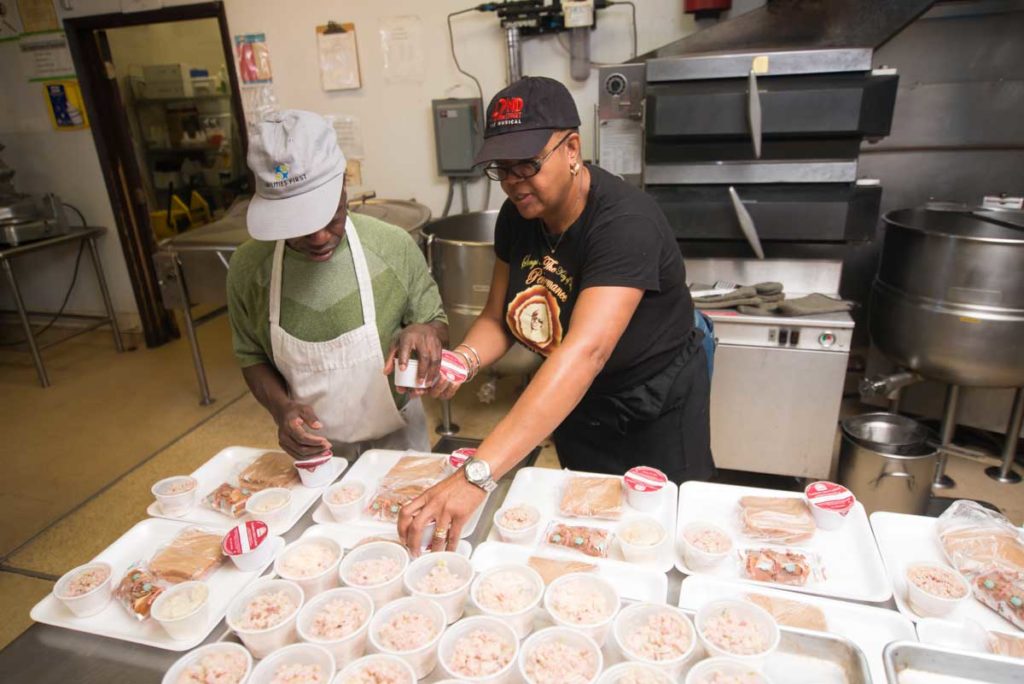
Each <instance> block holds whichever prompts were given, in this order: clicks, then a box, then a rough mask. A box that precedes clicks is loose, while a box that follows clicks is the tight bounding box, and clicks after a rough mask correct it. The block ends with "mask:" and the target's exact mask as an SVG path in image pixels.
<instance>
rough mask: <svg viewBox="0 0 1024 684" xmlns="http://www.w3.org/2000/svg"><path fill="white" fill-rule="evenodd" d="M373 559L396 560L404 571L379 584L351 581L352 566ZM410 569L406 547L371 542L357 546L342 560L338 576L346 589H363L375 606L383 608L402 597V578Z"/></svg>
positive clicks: (389, 543) (390, 543)
mask: <svg viewBox="0 0 1024 684" xmlns="http://www.w3.org/2000/svg"><path fill="white" fill-rule="evenodd" d="M372 558H394V559H395V560H396V561H398V563H399V565H400V566H401V568H402V570H401V572H399V573H398V574H397V575H395V576H394V577H392V578H391V579H389V580H386V581H384V582H379V583H377V584H357V583H355V582H353V581H351V579H350V578H349V573H350V572H351V570H352V566H353V565H355V564H356V563H358V562H359V561H364V560H370V559H372ZM408 567H409V552H408V551H406V550H405V547H404V546H401V545H399V544H394V543H392V542H370V543H369V544H363V545H361V546H357V547H356V548H354V549H352V550H351V551H349V552H348V555H347V556H345V557H344V558H343V559H342V560H341V565H340V566H339V568H338V575H339V576H340V577H341V583H342V584H344V585H345V586H346V587H353V588H355V589H362V590H363V591H365V592H366V593H367V594H369V595H370V598H372V599H373V605H375V606H383V605H384V604H385V603H388V602H389V601H394V600H395V599H397V598H398V597H400V596H401V595H402V576H403V575H404V574H405V571H406V569H408Z"/></svg>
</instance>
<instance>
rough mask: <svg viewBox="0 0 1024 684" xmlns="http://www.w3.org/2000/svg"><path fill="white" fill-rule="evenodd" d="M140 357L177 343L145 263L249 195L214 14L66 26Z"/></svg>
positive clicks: (113, 18)
mask: <svg viewBox="0 0 1024 684" xmlns="http://www.w3.org/2000/svg"><path fill="white" fill-rule="evenodd" d="M65 31H66V33H67V36H68V44H69V46H70V48H71V53H72V57H73V59H74V61H75V66H76V68H77V70H78V73H79V81H80V82H81V85H82V91H83V97H84V99H85V103H86V107H87V109H88V110H89V117H90V119H91V120H92V122H93V127H92V131H93V137H94V138H95V140H96V147H97V151H98V152H99V157H100V165H101V168H102V169H103V174H104V180H105V181H106V185H107V190H108V193H109V195H110V200H111V205H112V207H113V209H114V216H115V220H116V222H117V229H118V233H119V236H120V239H121V245H122V251H123V252H124V255H125V260H126V262H127V264H128V271H129V274H130V276H131V280H132V287H133V289H134V293H135V299H136V302H137V304H138V308H139V314H140V318H141V320H142V327H143V332H144V335H145V339H146V344H147V346H157V345H160V344H163V343H164V342H167V341H169V340H170V339H172V338H174V337H177V336H178V331H177V328H176V326H175V324H174V318H173V315H172V314H171V313H170V312H169V311H168V310H167V309H166V308H165V307H164V305H163V300H162V297H161V294H160V286H159V282H158V278H157V273H156V269H155V268H154V264H153V254H154V252H156V251H157V249H158V246H159V243H160V242H161V241H162V240H167V239H169V238H172V237H174V236H176V235H179V234H181V233H183V232H186V231H189V230H194V229H196V228H199V227H201V226H202V225H204V224H206V223H209V222H211V221H213V220H215V219H216V218H218V217H219V216H220V215H221V214H223V213H224V212H225V211H226V210H227V208H228V207H229V206H230V204H231V203H232V201H233V200H234V199H235V197H236V196H240V195H244V194H247V192H248V190H249V178H248V172H247V170H246V166H245V153H246V147H247V139H246V130H245V125H244V123H243V122H244V117H243V115H242V105H241V98H240V96H239V89H238V83H237V80H236V77H235V72H234V69H232V68H231V65H232V59H233V57H232V48H231V42H230V37H229V33H228V28H227V19H226V17H225V14H224V7H223V4H222V3H219V2H211V3H205V4H200V5H186V6H181V7H171V8H166V9H160V10H154V11H151V12H139V13H134V14H109V15H101V16H96V17H83V18H78V19H68V20H66V21H65Z"/></svg>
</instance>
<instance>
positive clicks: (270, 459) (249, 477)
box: [238, 451, 299, 492]
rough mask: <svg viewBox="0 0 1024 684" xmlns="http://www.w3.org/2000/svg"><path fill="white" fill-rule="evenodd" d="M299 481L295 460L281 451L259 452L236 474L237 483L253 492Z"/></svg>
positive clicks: (286, 485) (287, 485) (288, 485)
mask: <svg viewBox="0 0 1024 684" xmlns="http://www.w3.org/2000/svg"><path fill="white" fill-rule="evenodd" d="M298 483H299V474H298V472H297V471H296V470H295V461H294V459H292V457H291V456H289V455H288V454H286V453H284V452H283V451H268V452H267V453H265V454H260V455H259V456H257V457H256V458H255V459H253V461H252V463H250V464H249V465H248V466H246V467H245V468H244V469H243V470H242V471H241V472H240V473H239V474H238V485H239V486H240V487H243V488H245V489H248V490H250V491H253V492H258V491H260V490H261V489H268V488H270V487H291V486H292V485H296V484H298Z"/></svg>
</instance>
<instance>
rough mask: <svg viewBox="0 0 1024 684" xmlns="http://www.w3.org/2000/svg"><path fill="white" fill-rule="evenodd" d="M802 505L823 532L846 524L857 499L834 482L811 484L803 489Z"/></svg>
mask: <svg viewBox="0 0 1024 684" xmlns="http://www.w3.org/2000/svg"><path fill="white" fill-rule="evenodd" d="M804 503H806V504H807V508H809V509H810V510H811V515H812V516H814V522H815V524H816V525H817V526H818V527H819V528H821V529H823V530H838V529H839V528H840V527H842V526H843V523H844V522H846V518H847V517H848V516H849V514H850V511H852V510H853V507H854V505H855V504H856V503H857V499H856V498H855V497H854V496H853V492H851V491H850V490H849V489H847V488H846V487H844V486H842V485H839V484H836V483H834V482H825V481H822V482H812V483H810V484H809V485H807V486H806V487H804Z"/></svg>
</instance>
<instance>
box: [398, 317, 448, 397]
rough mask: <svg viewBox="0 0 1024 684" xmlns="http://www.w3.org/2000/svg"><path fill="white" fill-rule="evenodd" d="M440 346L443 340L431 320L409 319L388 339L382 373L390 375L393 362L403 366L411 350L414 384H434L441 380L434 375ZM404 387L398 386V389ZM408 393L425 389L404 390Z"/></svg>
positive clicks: (423, 392)
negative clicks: (415, 366)
mask: <svg viewBox="0 0 1024 684" xmlns="http://www.w3.org/2000/svg"><path fill="white" fill-rule="evenodd" d="M442 349H444V340H443V339H442V336H441V331H440V330H439V329H438V326H436V325H434V324H432V323H413V324H412V325H408V326H406V327H404V328H402V329H401V330H400V331H399V332H398V334H397V335H396V336H395V338H394V339H393V340H392V341H391V349H389V350H388V356H387V359H385V361H384V375H391V373H393V372H394V370H395V364H396V363H397V364H398V367H399V368H400V369H402V370H405V367H406V365H407V364H408V363H409V359H410V358H411V357H412V355H413V352H415V353H416V358H417V359H418V361H419V368H418V369H417V371H416V380H417V381H418V384H420V385H423V384H426V385H435V384H437V382H438V380H443V378H441V377H440V376H439V375H438V372H437V370H438V368H440V367H441V350H442ZM406 389H407V388H403V387H399V388H398V391H399V392H404V391H406ZM408 391H409V392H410V393H411V394H415V395H416V396H419V395H421V394H425V393H426V392H427V390H425V389H422V390H420V389H413V390H408Z"/></svg>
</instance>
